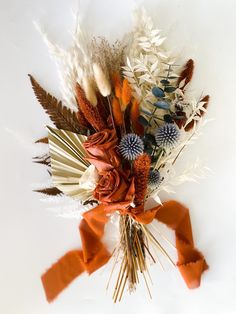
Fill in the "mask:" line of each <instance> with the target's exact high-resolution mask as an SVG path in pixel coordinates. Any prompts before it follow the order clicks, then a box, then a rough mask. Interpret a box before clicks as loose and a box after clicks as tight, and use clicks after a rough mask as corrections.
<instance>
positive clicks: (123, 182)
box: [93, 169, 130, 203]
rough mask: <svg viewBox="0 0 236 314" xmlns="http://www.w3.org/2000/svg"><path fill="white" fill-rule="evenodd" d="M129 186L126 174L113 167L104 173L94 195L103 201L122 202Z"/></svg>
mask: <svg viewBox="0 0 236 314" xmlns="http://www.w3.org/2000/svg"><path fill="white" fill-rule="evenodd" d="M129 186H130V183H129V182H127V179H126V178H125V176H124V175H123V174H122V173H120V172H119V171H118V170H116V169H112V170H110V171H106V172H104V173H103V175H102V177H101V178H100V180H99V181H98V184H97V186H96V188H95V190H94V193H93V195H94V197H95V198H96V199H97V200H99V201H100V202H102V203H112V202H120V201H123V200H124V199H125V196H126V194H127V192H128V189H129Z"/></svg>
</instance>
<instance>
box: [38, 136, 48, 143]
mask: <svg viewBox="0 0 236 314" xmlns="http://www.w3.org/2000/svg"><path fill="white" fill-rule="evenodd" d="M35 143H36V144H37V143H43V144H48V137H42V138H40V139H38V140H37V141H35Z"/></svg>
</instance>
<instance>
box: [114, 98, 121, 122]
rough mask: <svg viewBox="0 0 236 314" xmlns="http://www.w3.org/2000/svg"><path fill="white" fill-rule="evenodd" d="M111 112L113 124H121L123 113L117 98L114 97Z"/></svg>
mask: <svg viewBox="0 0 236 314" xmlns="http://www.w3.org/2000/svg"><path fill="white" fill-rule="evenodd" d="M112 112H113V117H114V120H115V124H116V125H117V126H121V125H122V124H123V114H122V112H121V108H120V103H119V100H118V99H117V98H116V97H113V99H112Z"/></svg>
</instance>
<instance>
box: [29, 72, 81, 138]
mask: <svg viewBox="0 0 236 314" xmlns="http://www.w3.org/2000/svg"><path fill="white" fill-rule="evenodd" d="M29 78H30V81H31V85H32V88H33V90H34V93H35V96H36V98H37V99H38V101H39V103H40V104H41V106H42V107H43V108H44V110H45V111H46V113H47V114H48V115H49V117H50V119H51V120H52V122H53V123H54V124H55V126H56V127H57V128H58V129H63V130H67V131H71V132H76V133H83V134H84V132H85V130H84V129H83V128H81V126H80V125H79V122H78V119H77V118H76V113H75V112H73V111H71V110H70V109H69V108H67V107H64V106H63V105H62V103H61V101H58V100H57V99H56V98H55V97H53V96H52V95H50V94H49V93H47V92H46V91H45V90H44V89H43V88H42V87H41V86H40V85H39V84H38V82H37V81H36V80H35V79H34V78H33V76H32V75H30V74H29Z"/></svg>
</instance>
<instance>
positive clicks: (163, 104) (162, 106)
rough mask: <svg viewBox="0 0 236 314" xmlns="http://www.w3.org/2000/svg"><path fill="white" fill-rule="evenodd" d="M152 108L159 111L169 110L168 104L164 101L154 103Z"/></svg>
mask: <svg viewBox="0 0 236 314" xmlns="http://www.w3.org/2000/svg"><path fill="white" fill-rule="evenodd" d="M153 106H155V107H157V108H160V109H164V110H169V109H170V104H168V103H167V102H165V101H158V102H155V103H154V104H153Z"/></svg>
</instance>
